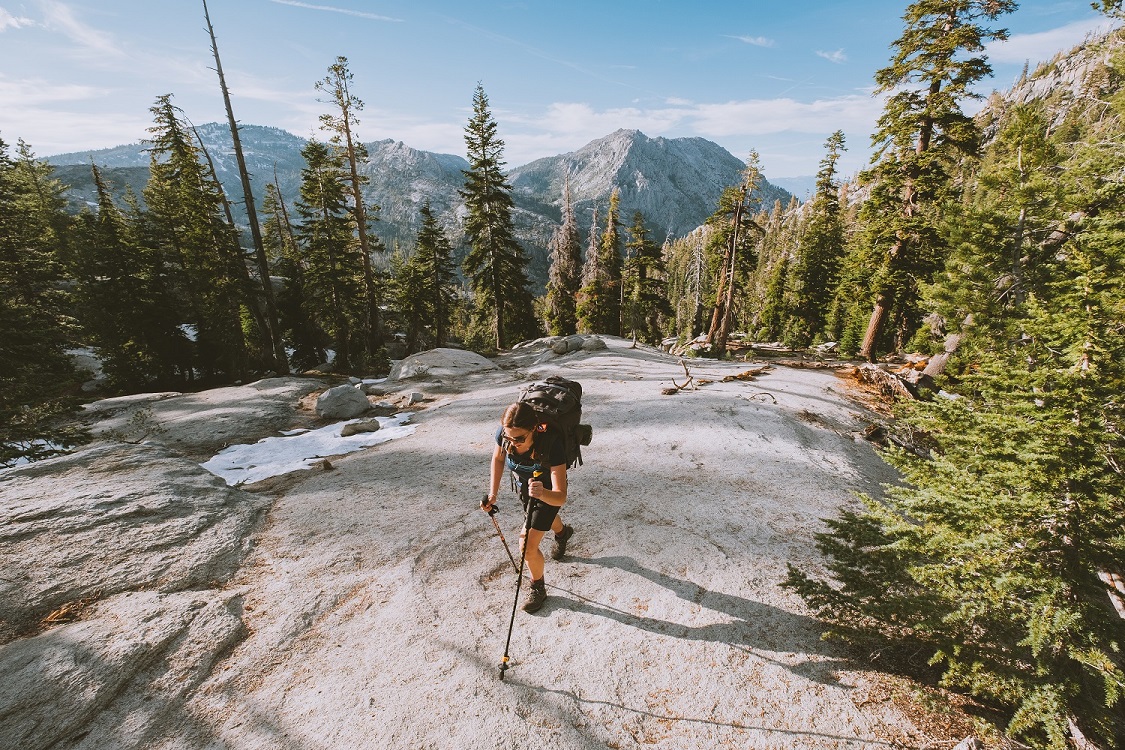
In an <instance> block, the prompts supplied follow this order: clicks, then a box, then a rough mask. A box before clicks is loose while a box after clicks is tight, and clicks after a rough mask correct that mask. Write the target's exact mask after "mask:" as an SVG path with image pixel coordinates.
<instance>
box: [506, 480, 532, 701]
mask: <svg viewBox="0 0 1125 750" xmlns="http://www.w3.org/2000/svg"><path fill="white" fill-rule="evenodd" d="M520 498H521V499H523V500H525V501H526V503H525V505H524V512H523V544H521V545H520V567H519V569H518V570H517V571H516V599H515V601H514V602H512V617H511V619H509V620H508V640H506V641H504V658H503V659H501V660H500V680H501V681H503V679H504V673H505V672H507V671H508V648H509V647H510V646H511V645H512V628H513V627H514V626H515V624H516V607H518V606H519V603H520V584H521V583H523V564H524V561H525V560H526V559H527V532H528V529H530V528H531V498H530V497H528V496H527V482H525V481H523V480H521V481H520Z"/></svg>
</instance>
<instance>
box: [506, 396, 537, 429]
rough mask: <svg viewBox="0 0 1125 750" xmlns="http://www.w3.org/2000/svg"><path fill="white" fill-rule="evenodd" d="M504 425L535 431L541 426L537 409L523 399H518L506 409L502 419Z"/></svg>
mask: <svg viewBox="0 0 1125 750" xmlns="http://www.w3.org/2000/svg"><path fill="white" fill-rule="evenodd" d="M500 424H501V426H503V427H517V428H519V429H521V430H531V431H533V432H534V431H535V428H536V427H538V426H539V415H537V414H536V413H535V410H534V409H532V408H531V406H529V405H528V404H526V403H524V402H523V401H517V402H516V403H514V404H512V405H511V406H509V407H508V408H507V409H505V410H504V416H503V418H502V419H501V420H500Z"/></svg>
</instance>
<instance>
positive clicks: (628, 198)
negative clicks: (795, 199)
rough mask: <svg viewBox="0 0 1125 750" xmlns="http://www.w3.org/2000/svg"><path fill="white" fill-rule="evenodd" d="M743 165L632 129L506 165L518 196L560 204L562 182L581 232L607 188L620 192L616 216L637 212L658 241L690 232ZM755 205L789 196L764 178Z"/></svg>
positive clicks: (698, 145)
mask: <svg viewBox="0 0 1125 750" xmlns="http://www.w3.org/2000/svg"><path fill="white" fill-rule="evenodd" d="M745 166H746V165H745V163H743V162H742V161H740V160H739V159H737V158H735V157H734V156H732V155H731V153H730V152H729V151H727V150H726V149H724V148H723V147H722V146H719V145H718V144H715V143H712V142H711V141H708V140H705V139H703V138H671V139H669V138H649V137H648V136H646V135H645V134H644V133H642V132H640V131H639V130H618V131H616V132H614V133H611V134H610V135H607V136H605V137H604V138H599V139H598V140H596V141H592V142H590V143H588V144H587V145H585V146H583V147H582V148H580V149H579V150H578V151H574V152H571V153H567V154H562V155H560V156H550V157H546V158H543V159H537V160H535V161H533V162H531V163H530V164H527V165H525V166H522V167H517V168H516V169H513V170H512V172H511V174H510V180H511V183H512V187H513V188H514V190H515V193H516V195H517V196H519V197H520V198H523V199H530V200H535V201H546V202H547V203H548V204H549V205H551V206H553V207H555V208H557V209H561V206H562V200H563V198H562V196H563V186H564V183H565V181H566V179H567V177H568V176H569V178H570V192H571V197H572V199H573V201H574V204H575V208H576V210H577V212H578V214H579V216H580V217H585V222H583V221H582V220H581V218H580V221H579V223H580V225H581V226H582V228H583V230H585V229H586V228H587V227H588V226H589V221H590V213H591V210H592V208H593V206H595V205H596V206H598V208H599V213H600V214H601V215H602V216H604V213H605V206H606V205H608V202H609V195H610V193H611V192H612V190H613V188H614V187H618V188H619V189H620V190H621V221H622V222H623V223H625V224H626V225H629V224H631V223H632V220H633V213H634V212H636V211H640V212H641V213H642V214H644V217H645V224H646V225H647V226H648V228H649V229H651V230H652V231H653V234H654V238H655V239H656V241H657V242H662V241H663V240H664V239H666V238H667V237H678V236H682V235H685V234H687V233H688V232H690V231H692V230H693V229H695V228H696V227H698V226H699V225H700V224H702V223H703V221H704V220H705V219H706V218H707V217H708V216H710V215H711V213H713V212H714V211H715V208H716V206H717V205H718V200H719V196H720V195H721V194H722V191H723V189H724V188H726V187H730V186H732V185H737V184H739V183H740V182H741V180H742V170H743V169H744V168H745ZM761 192H762V203H763V204H764V205H765V206H766V207H767V208H769V207H770V206H771V205H772V204H773V202H774V200H778V199H780V200H782V201H788V199H789V193H788V192H786V191H785V190H782V189H780V188H778V187H776V186H774V185H771V184H769V183H768V182H764V183H763V186H762V191H761Z"/></svg>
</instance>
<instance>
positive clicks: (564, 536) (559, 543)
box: [551, 526, 574, 560]
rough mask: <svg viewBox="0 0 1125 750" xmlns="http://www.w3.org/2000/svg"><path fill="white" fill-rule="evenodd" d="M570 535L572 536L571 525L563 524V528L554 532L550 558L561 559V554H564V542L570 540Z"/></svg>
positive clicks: (572, 529)
mask: <svg viewBox="0 0 1125 750" xmlns="http://www.w3.org/2000/svg"><path fill="white" fill-rule="evenodd" d="M572 536H574V527H573V526H563V530H562V531H560V532H559V533H558V534H555V543H554V545H553V546H552V547H551V559H552V560H561V559H563V555H565V554H566V543H567V542H569V541H570V537H572Z"/></svg>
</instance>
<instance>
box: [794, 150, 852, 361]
mask: <svg viewBox="0 0 1125 750" xmlns="http://www.w3.org/2000/svg"><path fill="white" fill-rule="evenodd" d="M824 148H825V151H826V153H825V155H824V158H823V159H822V160H821V162H820V169H819V171H818V172H817V175H816V192H815V193H814V195H813V198H812V200H811V201H809V204H808V206H807V207H806V217H805V219H804V226H803V227H802V230H803V231H802V232H801V235H800V247H799V250H798V254H797V262H796V265H795V266H794V267H793V270H792V275H793V294H794V299H793V315H794V317H795V318H796V325H795V327H794V330H793V335H792V339H793V340H792V342H791V343H793V344H796V345H798V346H808V345H809V344H811V343H813V341H814V340H815V339H816V338H818V337H820V336H822V335H823V334H824V326H825V321H826V317H827V315H826V314H827V311H828V309H829V306H830V304H831V301H832V295H833V294H834V293H835V291H836V284H837V281H838V278H839V271H840V259H841V258H842V257H843V255H844V216H843V211H842V210H841V208H840V184H839V182H838V181H837V179H836V164H837V162H839V160H840V156H841V153H842V152H843V151H844V150H845V148H844V132H843V131H842V130H837V131H836V132H835V133H833V134H832V135H830V136H829V137H828V140H827V141H826V142H825V144H824Z"/></svg>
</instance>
